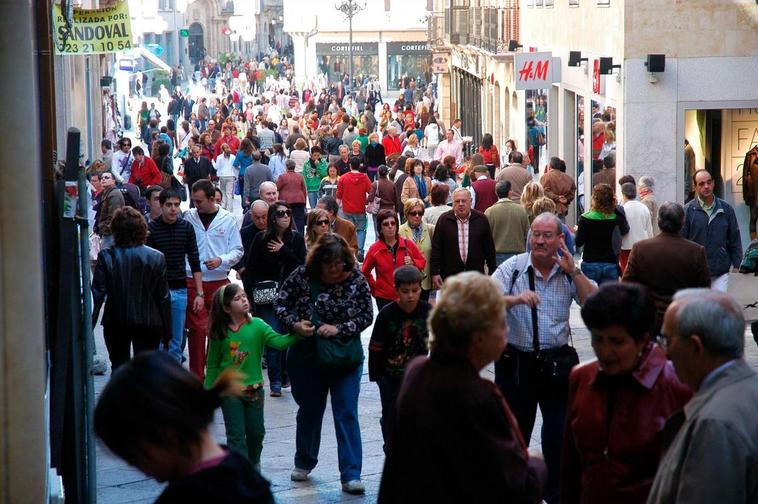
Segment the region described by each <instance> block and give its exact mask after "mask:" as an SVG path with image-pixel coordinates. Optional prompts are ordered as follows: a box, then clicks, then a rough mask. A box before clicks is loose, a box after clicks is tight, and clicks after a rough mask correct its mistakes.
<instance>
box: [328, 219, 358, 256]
mask: <svg viewBox="0 0 758 504" xmlns="http://www.w3.org/2000/svg"><path fill="white" fill-rule="evenodd" d="M332 231H333V232H334V233H335V234H338V235H340V236H341V237H343V238H344V239H345V241H347V244H348V245H349V246H350V248H351V249H353V252H357V251H358V237H357V236H356V234H355V225H354V224H353V223H352V222H350V221H349V220H346V219H343V218H342V217H335V221H334V224H333V225H332Z"/></svg>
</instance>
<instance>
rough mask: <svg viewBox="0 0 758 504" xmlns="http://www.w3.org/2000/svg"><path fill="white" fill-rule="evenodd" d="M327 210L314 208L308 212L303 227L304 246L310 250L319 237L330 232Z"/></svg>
mask: <svg viewBox="0 0 758 504" xmlns="http://www.w3.org/2000/svg"><path fill="white" fill-rule="evenodd" d="M330 232H331V229H330V228H329V212H327V211H326V210H324V209H323V208H314V209H313V210H311V211H310V212H308V217H307V219H306V228H305V247H306V248H307V249H308V250H310V249H311V248H313V247H314V246H315V245H316V242H317V241H318V239H319V238H321V237H322V236H324V235H325V234H327V233H330Z"/></svg>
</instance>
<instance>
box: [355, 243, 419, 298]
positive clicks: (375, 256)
mask: <svg viewBox="0 0 758 504" xmlns="http://www.w3.org/2000/svg"><path fill="white" fill-rule="evenodd" d="M397 240H398V242H397V248H396V254H395V257H394V260H393V257H392V252H390V249H389V248H388V247H387V244H386V243H384V241H383V240H381V239H380V240H376V241H375V242H374V244H373V245H371V247H370V248H369V249H368V252H366V257H365V258H364V260H363V266H362V267H361V272H362V273H363V276H365V277H366V281H367V282H368V286H369V288H370V289H371V294H373V296H374V297H378V298H381V299H389V300H394V299H395V298H396V297H397V294H396V293H395V280H394V276H393V275H394V274H395V269H397V268H399V267H400V266H403V265H404V264H405V257H406V256H410V258H411V259H412V260H413V264H415V265H416V267H417V268H418V269H420V270H422V271H423V270H424V266H426V259H425V258H424V254H422V253H421V251H420V250H419V249H418V247H417V246H416V244H415V243H413V242H412V241H411V240H406V239H405V238H401V237H399V236H398V238H397ZM374 269H375V270H376V280H374V277H373V276H371V270H374Z"/></svg>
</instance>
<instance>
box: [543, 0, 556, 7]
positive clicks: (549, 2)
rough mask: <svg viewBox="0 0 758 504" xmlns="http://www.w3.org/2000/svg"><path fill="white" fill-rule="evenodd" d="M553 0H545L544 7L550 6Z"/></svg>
mask: <svg viewBox="0 0 758 504" xmlns="http://www.w3.org/2000/svg"><path fill="white" fill-rule="evenodd" d="M554 3H555V0H545V7H552V6H553V4H554Z"/></svg>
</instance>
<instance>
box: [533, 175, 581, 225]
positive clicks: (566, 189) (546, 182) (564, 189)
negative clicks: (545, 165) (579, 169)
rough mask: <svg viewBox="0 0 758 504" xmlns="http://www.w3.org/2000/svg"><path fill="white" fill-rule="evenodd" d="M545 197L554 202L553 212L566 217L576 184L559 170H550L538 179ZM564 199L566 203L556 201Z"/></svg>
mask: <svg viewBox="0 0 758 504" xmlns="http://www.w3.org/2000/svg"><path fill="white" fill-rule="evenodd" d="M540 183H541V184H542V188H543V189H545V196H547V197H548V198H550V199H551V200H553V201H554V202H555V210H556V212H558V213H559V214H560V215H566V213H567V212H568V206H569V205H570V204H571V202H572V201H574V195H575V194H576V184H575V183H574V180H573V179H572V178H571V177H570V176H568V175H566V174H565V173H564V172H562V171H560V170H550V171H549V172H547V173H546V174H544V175H543V176H542V178H541V179H540ZM561 196H563V197H565V198H566V203H561V202H560V201H558V198H559V197H561Z"/></svg>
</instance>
